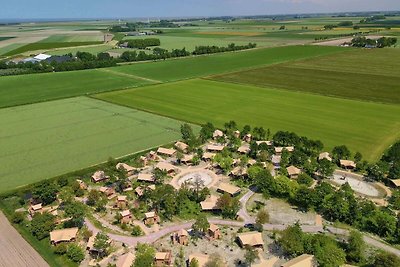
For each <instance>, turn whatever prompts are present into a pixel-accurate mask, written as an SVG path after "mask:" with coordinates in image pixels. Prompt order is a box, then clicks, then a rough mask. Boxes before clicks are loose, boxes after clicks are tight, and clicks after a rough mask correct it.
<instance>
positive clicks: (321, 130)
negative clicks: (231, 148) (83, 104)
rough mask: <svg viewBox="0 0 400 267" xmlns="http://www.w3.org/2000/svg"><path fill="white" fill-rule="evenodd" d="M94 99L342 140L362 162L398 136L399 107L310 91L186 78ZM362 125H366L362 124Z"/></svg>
mask: <svg viewBox="0 0 400 267" xmlns="http://www.w3.org/2000/svg"><path fill="white" fill-rule="evenodd" d="M96 97H97V98H99V99H103V100H106V101H110V102H112V103H117V104H121V105H126V106H130V107H134V108H139V109H142V110H145V111H149V112H154V113H157V114H161V115H165V116H169V117H172V118H176V119H180V120H185V121H188V122H193V123H198V124H201V123H205V122H207V121H210V120H211V121H212V122H214V123H215V124H216V125H218V126H222V125H223V123H225V122H226V121H229V120H235V121H236V122H237V123H239V125H241V126H243V125H244V124H250V125H253V126H263V127H265V128H270V129H271V131H272V132H275V131H277V130H289V131H295V132H296V133H298V134H300V135H304V136H307V137H310V138H314V139H320V140H321V141H322V142H323V143H324V144H325V145H326V147H327V148H328V149H329V148H332V147H333V146H335V145H341V144H346V145H348V146H349V147H350V149H351V150H352V151H353V152H355V151H359V152H361V153H362V154H363V155H364V157H365V158H366V159H368V160H375V159H377V158H378V157H379V156H380V155H381V153H382V152H383V151H384V149H386V148H387V147H388V146H389V145H391V144H392V143H393V142H394V141H395V140H396V139H397V138H399V137H400V121H399V119H398V118H399V117H400V106H398V105H386V104H378V103H370V102H362V101H354V100H346V99H338V98H331V97H325V96H318V95H312V94H304V93H297V92H289V91H283V90H275V89H267V88H259V87H254V86H249V85H247V86H246V85H238V84H229V83H223V82H214V81H208V80H199V79H195V80H188V81H183V82H177V83H169V84H162V85H155V86H150V87H146V88H138V89H132V90H125V91H117V92H109V93H104V94H99V95H97V96H96ZM366 125H368V127H366Z"/></svg>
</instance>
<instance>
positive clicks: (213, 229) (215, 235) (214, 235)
mask: <svg viewBox="0 0 400 267" xmlns="http://www.w3.org/2000/svg"><path fill="white" fill-rule="evenodd" d="M207 235H208V236H209V238H210V239H212V240H214V239H220V238H221V230H220V229H219V227H218V226H217V225H215V224H210V227H208V229H207Z"/></svg>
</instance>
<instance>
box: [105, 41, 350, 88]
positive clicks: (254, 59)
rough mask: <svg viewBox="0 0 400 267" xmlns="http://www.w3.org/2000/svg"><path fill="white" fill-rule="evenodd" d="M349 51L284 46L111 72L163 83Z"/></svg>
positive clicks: (139, 66) (160, 62) (178, 60)
mask: <svg viewBox="0 0 400 267" xmlns="http://www.w3.org/2000/svg"><path fill="white" fill-rule="evenodd" d="M344 51H348V50H346V49H343V48H341V47H318V48H316V47H315V46H286V47H273V48H264V49H253V50H248V51H239V52H233V53H223V54H216V55H209V56H198V57H190V58H184V59H173V60H166V61H158V62H152V63H141V64H132V65H124V66H120V67H117V68H113V70H114V71H117V72H122V73H128V74H134V75H138V76H141V77H146V78H150V79H155V80H160V81H164V82H168V81H176V80H182V79H189V78H196V77H202V76H207V75H213V74H217V73H225V72H232V71H238V70H242V69H249V68H255V67H260V66H265V65H271V64H277V63H282V62H286V61H293V60H299V59H305V58H310V57H317V56H322V55H328V54H335V53H341V52H344Z"/></svg>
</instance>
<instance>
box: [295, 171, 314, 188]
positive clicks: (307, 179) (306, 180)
mask: <svg viewBox="0 0 400 267" xmlns="http://www.w3.org/2000/svg"><path fill="white" fill-rule="evenodd" d="M297 182H298V183H299V184H302V185H305V186H307V187H309V186H311V185H312V183H313V182H314V179H313V178H311V176H310V175H308V174H307V173H300V174H299V177H297Z"/></svg>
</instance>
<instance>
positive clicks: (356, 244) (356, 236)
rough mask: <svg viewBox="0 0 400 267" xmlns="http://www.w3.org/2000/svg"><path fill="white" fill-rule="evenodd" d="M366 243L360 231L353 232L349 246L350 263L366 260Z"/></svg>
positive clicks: (348, 256)
mask: <svg viewBox="0 0 400 267" xmlns="http://www.w3.org/2000/svg"><path fill="white" fill-rule="evenodd" d="M364 250H365V242H364V239H363V236H362V234H361V233H360V232H358V231H355V230H353V231H351V232H350V236H349V240H348V244H347V258H348V260H349V261H350V262H355V263H358V262H361V261H362V260H363V259H364Z"/></svg>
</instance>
